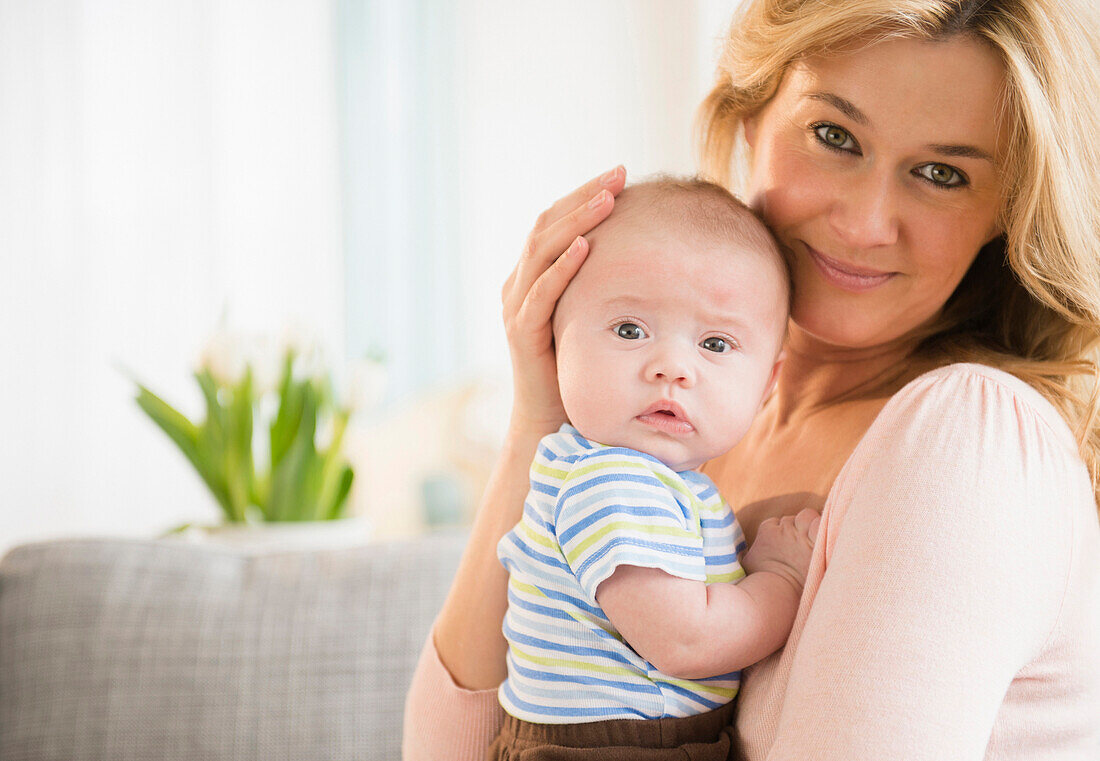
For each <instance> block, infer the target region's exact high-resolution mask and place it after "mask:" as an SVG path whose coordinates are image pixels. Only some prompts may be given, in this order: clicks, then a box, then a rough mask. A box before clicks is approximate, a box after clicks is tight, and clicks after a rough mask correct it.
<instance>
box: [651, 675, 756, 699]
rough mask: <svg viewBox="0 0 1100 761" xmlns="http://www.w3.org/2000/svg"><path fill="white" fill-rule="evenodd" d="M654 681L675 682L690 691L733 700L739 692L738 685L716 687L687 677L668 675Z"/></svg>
mask: <svg viewBox="0 0 1100 761" xmlns="http://www.w3.org/2000/svg"><path fill="white" fill-rule="evenodd" d="M654 681H655V682H664V683H665V684H675V685H676V686H677V687H683V688H684V689H685V690H688V691H690V692H705V693H708V694H710V695H719V696H721V697H723V698H728V699H729V700H733V696H734V695H736V694H737V688H736V687H714V686H712V685H709V684H707V683H706V682H689V681H688V680H686V679H673V678H672V677H667V676H665V677H662V678H660V679H655V680H654Z"/></svg>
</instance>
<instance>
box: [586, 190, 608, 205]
mask: <svg viewBox="0 0 1100 761" xmlns="http://www.w3.org/2000/svg"><path fill="white" fill-rule="evenodd" d="M610 195H611V194H610V193H608V192H607V191H606V190H601V191H600V192H599V193H597V194H596V195H595V196H593V198H592V200H591V201H589V202H588V208H589V209H595V208H598V207H600V206H603V203H604V201H606V200H607V198H608V196H610Z"/></svg>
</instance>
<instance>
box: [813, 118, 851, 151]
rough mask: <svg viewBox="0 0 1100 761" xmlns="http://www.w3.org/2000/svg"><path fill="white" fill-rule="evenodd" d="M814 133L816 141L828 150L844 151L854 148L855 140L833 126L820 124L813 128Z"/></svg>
mask: <svg viewBox="0 0 1100 761" xmlns="http://www.w3.org/2000/svg"><path fill="white" fill-rule="evenodd" d="M814 132H815V133H817V137H818V139H819V140H820V141H821V142H823V143H825V145H827V146H829V147H830V148H840V149H841V150H845V151H847V150H852V149H853V148H855V140H853V139H852V136H851V135H849V134H848V132H847V131H846V130H843V129H841V128H840V127H838V126H836V125H835V124H820V125H818V126H816V127H814ZM849 143H851V145H849Z"/></svg>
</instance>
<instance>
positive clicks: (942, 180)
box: [914, 164, 966, 188]
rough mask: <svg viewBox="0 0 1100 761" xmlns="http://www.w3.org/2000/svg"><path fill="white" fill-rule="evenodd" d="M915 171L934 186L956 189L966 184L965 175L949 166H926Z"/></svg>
mask: <svg viewBox="0 0 1100 761" xmlns="http://www.w3.org/2000/svg"><path fill="white" fill-rule="evenodd" d="M914 171H915V172H916V173H917V174H919V175H920V176H921V177H923V178H924V179H926V180H928V181H929V182H931V183H932V184H933V185H939V186H940V187H944V188H955V187H958V186H959V185H965V184H966V177H965V176H964V175H963V173H962V172H960V171H959V170H958V169H956V168H955V167H953V166H951V165H949V164H924V165H922V166H919V167H917V168H916V169H915V170H914Z"/></svg>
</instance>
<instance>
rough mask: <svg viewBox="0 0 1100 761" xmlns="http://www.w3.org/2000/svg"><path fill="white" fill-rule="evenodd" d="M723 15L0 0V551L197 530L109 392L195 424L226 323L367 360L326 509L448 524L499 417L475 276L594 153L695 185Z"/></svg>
mask: <svg viewBox="0 0 1100 761" xmlns="http://www.w3.org/2000/svg"><path fill="white" fill-rule="evenodd" d="M735 5H736V2H735V1H734V0H725V1H723V2H717V1H716V0H596V1H593V0H556V1H555V2H542V1H541V0H540V1H537V2H522V3H516V2H506V1H505V0H452V1H451V2H446V1H444V0H262V1H261V0H83V2H80V1H78V0H0V257H2V261H3V268H2V270H0V310H2V318H3V319H2V320H0V347H2V350H3V360H2V361H0V394H2V396H0V399H2V403H3V406H4V416H3V421H4V423H3V426H2V430H3V435H2V436H0V475H2V481H3V486H4V489H3V491H2V492H0V552H3V551H4V550H5V549H7V548H8V547H10V546H12V545H14V544H17V543H20V542H24V541H30V540H34V539H43V538H53V537H59V536H71V535H88V534H96V535H102V534H114V535H127V536H151V535H155V534H157V533H159V532H162V531H164V530H166V529H168V528H169V527H171V526H174V525H176V524H179V523H183V522H200V523H201V522H214V521H216V520H217V519H218V517H219V513H218V510H217V509H216V506H215V504H214V502H213V500H212V499H211V497H210V496H209V494H208V492H207V491H206V488H205V487H204V485H203V484H202V482H201V481H200V480H199V478H198V477H197V476H196V475H195V474H194V473H193V472H192V471H191V469H190V467H189V466H188V465H187V463H186V462H185V461H184V459H183V458H182V457H181V456H180V453H179V452H178V451H177V450H176V449H175V448H174V447H173V446H172V444H171V443H170V442H169V441H168V439H167V438H166V437H164V435H163V434H162V433H161V432H160V431H158V430H156V429H155V428H154V426H153V425H152V424H151V423H150V422H149V421H148V419H146V418H145V417H144V416H143V415H142V413H141V412H140V411H139V410H138V408H137V406H136V405H135V404H134V401H133V385H132V383H131V382H130V380H128V378H127V377H126V373H132V374H133V375H135V376H137V377H139V378H140V379H141V380H142V381H143V382H145V383H146V384H147V385H149V386H151V387H153V388H154V389H156V390H157V391H158V392H160V393H162V395H163V396H164V397H166V398H167V399H169V400H170V401H172V402H174V403H177V404H178V406H179V407H181V408H182V409H183V410H184V411H185V412H188V413H191V414H194V415H196V416H201V398H200V396H199V393H198V390H197V388H196V387H195V383H194V380H193V379H192V378H191V377H190V373H191V371H192V369H193V367H194V365H195V362H196V360H197V357H198V356H199V354H200V352H201V350H202V347H203V345H204V344H205V342H206V341H207V339H208V337H209V336H210V335H211V333H212V332H213V331H215V330H216V329H217V327H218V323H219V318H221V317H222V315H223V314H224V315H225V317H226V320H227V321H228V323H229V324H230V325H231V326H233V327H235V328H238V329H241V330H245V331H254V332H266V333H270V334H273V335H278V334H280V333H281V332H285V331H286V330H288V329H290V330H293V331H296V332H299V333H305V334H308V335H312V336H315V337H316V339H317V340H318V341H319V343H320V344H321V346H322V348H323V351H324V352H325V356H326V357H327V359H328V362H329V363H330V365H331V366H332V367H333V368H334V369H336V370H337V371H338V369H339V368H340V367H342V366H344V365H345V364H346V363H347V362H348V361H350V360H352V359H354V358H356V357H359V356H362V355H363V354H364V353H366V352H382V353H383V354H384V355H385V357H386V368H387V372H388V376H389V384H388V389H389V390H388V393H387V395H386V397H385V399H384V401H383V403H382V404H380V405H379V406H377V407H375V408H373V409H371V410H368V411H366V412H365V413H363V414H361V415H359V416H358V418H353V426H352V429H351V431H350V432H349V440H348V445H347V447H348V454H349V457H350V458H351V460H352V464H353V466H354V467H355V468H356V474H357V475H356V486H355V488H354V490H353V494H352V501H351V506H352V511H353V512H355V513H358V514H364V515H368V516H369V517H370V519H371V521H372V523H373V524H374V526H375V533H376V535H377V536H379V537H381V538H386V537H393V536H405V535H410V534H415V533H417V532H419V531H422V530H424V528H425V526H426V524H427V523H428V520H427V518H426V514H425V510H426V504H427V503H439V504H446V505H451V506H452V508H453V509H454V510H458V511H459V512H460V513H461V514H462V515H464V516H468V514H469V512H470V510H472V509H473V505H474V504H475V502H476V499H477V496H478V493H479V490H480V488H481V486H482V484H483V482H484V478H485V476H486V475H487V472H488V468H489V466H490V465H491V462H492V457H493V455H494V454H495V451H494V447H495V446H496V445H497V444H498V442H499V440H500V436H501V434H502V433H503V426H504V425H505V424H506V422H507V413H508V408H509V404H510V400H509V365H508V360H507V347H506V344H505V341H504V333H503V330H502V328H501V326H500V286H501V285H502V284H503V282H504V280H505V278H506V277H507V275H508V272H509V271H510V270H511V268H512V266H513V264H514V261H515V258H516V257H517V255H518V253H519V250H520V247H521V245H522V243H523V240H524V237H525V236H526V234H527V231H528V229H529V228H530V226H531V224H532V223H533V221H534V219H535V217H536V216H537V215H538V213H539V212H540V211H541V210H542V209H543V208H545V207H546V206H548V205H549V204H550V203H552V202H553V201H554V200H555V199H556V198H558V197H559V196H561V195H563V194H564V193H566V192H568V191H569V190H571V189H572V188H573V187H575V186H576V185H578V184H580V183H581V182H583V181H585V180H586V179H588V178H589V177H591V176H593V175H595V174H598V173H600V172H603V171H604V170H606V169H608V168H610V167H612V166H614V165H615V164H617V163H623V164H625V165H626V167H627V170H628V173H629V175H630V176H633V177H640V176H643V175H645V174H649V173H652V172H656V171H672V172H691V171H693V169H694V161H693V145H692V118H693V115H694V109H695V106H696V104H697V103H698V102H699V100H700V99H701V98H702V97H703V95H704V94H705V92H706V91H707V89H708V87H709V84H710V81H711V78H712V72H713V68H714V62H715V61H716V58H717V52H718V45H719V42H720V38H721V35H722V32H723V30H724V28H725V26H726V23H727V22H728V19H729V16H730V14H731V13H732V11H733V10H734V6H735Z"/></svg>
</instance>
